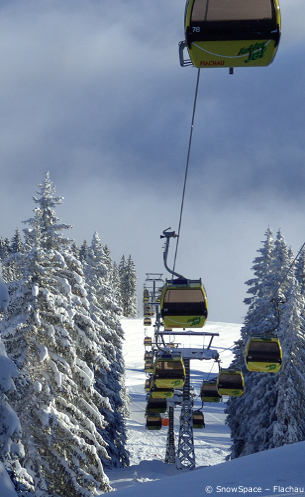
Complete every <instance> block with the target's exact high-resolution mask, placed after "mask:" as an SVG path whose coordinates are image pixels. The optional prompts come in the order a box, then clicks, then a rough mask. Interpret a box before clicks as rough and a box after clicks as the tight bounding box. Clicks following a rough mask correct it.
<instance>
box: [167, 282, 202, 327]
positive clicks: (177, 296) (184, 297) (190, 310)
mask: <svg viewBox="0 0 305 497" xmlns="http://www.w3.org/2000/svg"><path fill="white" fill-rule="evenodd" d="M161 316H162V318H163V323H164V326H165V327H166V328H202V327H203V326H204V325H205V322H206V319H207V316H208V302H207V297H206V292H205V289H204V287H203V285H202V283H201V280H200V279H199V280H187V279H182V278H180V279H179V278H178V279H175V280H170V282H167V284H166V286H165V288H164V290H163V293H162V297H161Z"/></svg>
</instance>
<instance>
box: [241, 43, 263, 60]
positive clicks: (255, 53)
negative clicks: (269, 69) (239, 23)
mask: <svg viewBox="0 0 305 497" xmlns="http://www.w3.org/2000/svg"><path fill="white" fill-rule="evenodd" d="M266 50H267V42H266V41H263V42H262V43H253V44H252V45H250V46H249V47H243V48H241V49H240V51H239V54H238V55H249V57H248V59H247V60H245V63H247V62H251V60H257V59H262V58H263V57H264V55H265V53H266Z"/></svg>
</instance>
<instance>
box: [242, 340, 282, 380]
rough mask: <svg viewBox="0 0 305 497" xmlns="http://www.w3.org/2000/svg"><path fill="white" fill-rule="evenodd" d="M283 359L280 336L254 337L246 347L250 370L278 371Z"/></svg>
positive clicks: (247, 362) (262, 371) (247, 363)
mask: <svg viewBox="0 0 305 497" xmlns="http://www.w3.org/2000/svg"><path fill="white" fill-rule="evenodd" d="M282 359H283V354H282V348H281V344H280V341H279V339H278V338H262V337H252V338H250V339H249V341H248V343H247V347H246V366H247V369H248V370H249V371H259V372H261V373H277V372H278V371H279V369H280V367H281V364H282Z"/></svg>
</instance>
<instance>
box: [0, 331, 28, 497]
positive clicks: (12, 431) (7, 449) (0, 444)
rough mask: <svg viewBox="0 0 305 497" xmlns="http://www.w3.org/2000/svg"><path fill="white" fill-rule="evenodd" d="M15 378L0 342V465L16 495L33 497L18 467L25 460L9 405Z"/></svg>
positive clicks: (11, 365) (26, 478) (14, 417)
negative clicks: (0, 464) (10, 481)
mask: <svg viewBox="0 0 305 497" xmlns="http://www.w3.org/2000/svg"><path fill="white" fill-rule="evenodd" d="M17 376H18V370H17V367H16V365H15V364H14V363H13V361H11V360H10V359H9V358H8V357H7V354H6V351H5V346H4V343H3V342H2V340H1V338H0V461H2V462H3V464H4V466H5V469H6V470H7V472H8V474H9V476H10V478H11V480H12V482H13V484H14V487H15V490H16V492H17V494H18V495H22V496H24V497H25V496H27V497H35V494H34V486H33V480H32V478H31V476H30V475H29V474H28V472H27V471H26V469H25V468H23V467H22V466H21V464H20V461H21V460H23V458H24V447H23V444H22V443H21V438H22V429H21V425H20V421H19V419H18V416H17V414H16V412H15V411H14V410H13V409H12V407H11V405H10V400H9V399H10V398H12V399H13V398H14V395H15V391H16V387H15V383H14V378H16V377H17Z"/></svg>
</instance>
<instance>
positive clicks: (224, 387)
mask: <svg viewBox="0 0 305 497" xmlns="http://www.w3.org/2000/svg"><path fill="white" fill-rule="evenodd" d="M244 388H245V382H244V377H243V374H242V372H241V371H231V370H226V369H223V370H221V371H220V372H219V374H218V378H217V390H218V393H219V395H230V396H231V397H240V396H241V395H242V394H243V392H244Z"/></svg>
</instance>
